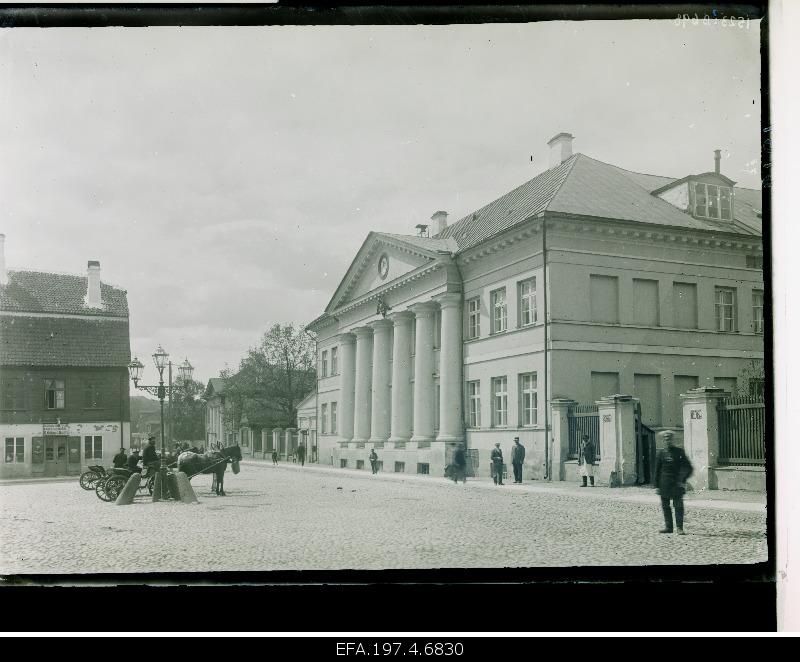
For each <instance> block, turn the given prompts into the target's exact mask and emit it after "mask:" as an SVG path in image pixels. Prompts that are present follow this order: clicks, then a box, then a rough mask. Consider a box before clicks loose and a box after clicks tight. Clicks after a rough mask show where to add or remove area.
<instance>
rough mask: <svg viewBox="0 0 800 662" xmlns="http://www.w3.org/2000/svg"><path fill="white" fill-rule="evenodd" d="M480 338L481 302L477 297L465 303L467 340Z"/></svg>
mask: <svg viewBox="0 0 800 662" xmlns="http://www.w3.org/2000/svg"><path fill="white" fill-rule="evenodd" d="M480 336H481V300H480V299H479V298H478V297H475V298H474V299H470V300H469V301H467V338H468V339H470V340H473V339H475V338H480Z"/></svg>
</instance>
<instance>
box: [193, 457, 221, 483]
mask: <svg viewBox="0 0 800 662" xmlns="http://www.w3.org/2000/svg"><path fill="white" fill-rule="evenodd" d="M229 459H230V458H227V457H223V458H222V459H221V460H219V461H218V462H214V464H209V465H208V466H207V467H205V468H203V469H201V470H200V471H198V472H197V473H193V474H192V475H191V476H189V480H191V479H192V478H194V477H195V476H199V475H200V474H202V473H206V472H208V473H211V472H210V471H208V470H209V469H212V468H213V467H216V466H217V465H218V464H222V463H223V462H227V461H228V460H229Z"/></svg>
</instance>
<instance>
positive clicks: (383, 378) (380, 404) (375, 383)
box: [369, 319, 392, 442]
mask: <svg viewBox="0 0 800 662" xmlns="http://www.w3.org/2000/svg"><path fill="white" fill-rule="evenodd" d="M369 326H370V327H372V425H371V434H370V438H369V440H370V441H371V442H376V441H387V440H388V439H389V406H390V399H389V398H390V395H389V391H390V390H391V389H390V388H389V385H390V384H391V381H390V380H391V378H392V373H391V366H390V365H389V358H390V356H391V342H392V340H391V335H392V323H391V322H390V321H389V320H385V319H384V320H378V321H377V322H370V324H369Z"/></svg>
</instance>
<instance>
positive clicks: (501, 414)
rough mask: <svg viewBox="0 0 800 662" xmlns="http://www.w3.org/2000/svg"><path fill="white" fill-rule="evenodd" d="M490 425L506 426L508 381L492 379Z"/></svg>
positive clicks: (500, 378) (501, 378)
mask: <svg viewBox="0 0 800 662" xmlns="http://www.w3.org/2000/svg"><path fill="white" fill-rule="evenodd" d="M492 425H493V426H494V427H505V426H507V425H508V379H507V378H506V377H493V378H492Z"/></svg>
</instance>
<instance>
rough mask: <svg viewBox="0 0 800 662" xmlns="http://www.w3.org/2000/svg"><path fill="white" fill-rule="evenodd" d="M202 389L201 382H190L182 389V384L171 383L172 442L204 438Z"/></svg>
mask: <svg viewBox="0 0 800 662" xmlns="http://www.w3.org/2000/svg"><path fill="white" fill-rule="evenodd" d="M175 386H177V387H178V388H175ZM204 389H205V386H204V385H203V383H202V382H197V381H194V380H192V381H190V382H188V384H187V385H186V387H184V384H182V383H177V382H175V381H173V390H172V431H171V436H172V440H173V441H192V440H196V439H203V438H204V437H205V422H206V405H205V402H204V401H203V400H202V399H201V397H200V396H202V394H203V391H204ZM165 404H166V403H165Z"/></svg>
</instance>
